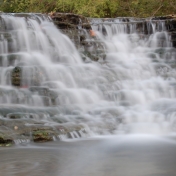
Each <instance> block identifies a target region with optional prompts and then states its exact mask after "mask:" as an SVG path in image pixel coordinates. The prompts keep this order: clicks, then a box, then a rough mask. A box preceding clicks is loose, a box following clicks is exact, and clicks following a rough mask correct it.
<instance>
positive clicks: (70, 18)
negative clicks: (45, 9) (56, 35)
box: [51, 13, 91, 29]
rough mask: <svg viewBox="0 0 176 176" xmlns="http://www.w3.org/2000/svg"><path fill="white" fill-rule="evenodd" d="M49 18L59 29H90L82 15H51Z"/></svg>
mask: <svg viewBox="0 0 176 176" xmlns="http://www.w3.org/2000/svg"><path fill="white" fill-rule="evenodd" d="M51 18H52V19H53V21H54V23H55V24H56V25H57V26H58V27H59V28H60V29H68V28H73V27H74V28H78V26H80V27H82V26H85V28H91V27H90V24H89V20H88V19H87V18H86V17H84V16H82V15H76V14H72V13H52V15H51ZM88 26H89V27H88Z"/></svg>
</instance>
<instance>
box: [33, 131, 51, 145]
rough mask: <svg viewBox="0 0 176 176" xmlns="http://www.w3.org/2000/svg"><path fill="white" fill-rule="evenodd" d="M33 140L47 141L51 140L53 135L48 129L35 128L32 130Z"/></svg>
mask: <svg viewBox="0 0 176 176" xmlns="http://www.w3.org/2000/svg"><path fill="white" fill-rule="evenodd" d="M32 136H33V141H34V142H47V141H53V135H52V132H51V131H48V130H36V131H33V132H32Z"/></svg>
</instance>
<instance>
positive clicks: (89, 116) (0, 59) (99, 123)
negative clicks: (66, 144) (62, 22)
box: [0, 14, 176, 138]
mask: <svg viewBox="0 0 176 176" xmlns="http://www.w3.org/2000/svg"><path fill="white" fill-rule="evenodd" d="M0 21H1V24H2V25H1V26H0V28H1V30H0V72H1V77H0V93H1V94H0V103H1V105H0V115H1V119H10V118H13V117H17V116H18V117H19V116H20V117H22V118H21V120H22V121H24V125H26V126H28V125H29V124H30V125H31V124H32V123H33V122H31V121H26V119H33V120H34V121H35V122H38V123H41V124H42V125H43V126H49V127H52V128H55V127H57V126H58V125H62V126H65V125H66V126H72V125H81V126H83V127H84V128H85V129H87V130H88V131H89V133H90V134H91V135H94V134H121V133H123V134H126V133H152V134H170V133H173V132H174V131H175V127H176V126H175V125H176V113H175V112H176V109H175V104H176V99H175V97H176V94H175V85H176V80H175V76H176V72H175V56H176V52H175V49H174V48H173V47H172V42H171V38H170V35H169V33H168V32H167V31H166V27H165V21H164V20H161V21H152V20H143V19H142V20H141V19H133V18H131V19H130V20H127V19H124V18H122V19H120V18H119V19H118V18H117V19H114V20H111V21H108V20H102V19H91V23H92V29H93V30H94V32H95V34H96V36H95V37H94V38H93V39H92V38H90V39H89V40H90V41H91V42H93V43H94V44H95V45H94V46H93V47H92V45H91V46H87V47H88V49H89V51H90V52H98V51H99V49H100V51H99V60H98V61H97V62H95V61H91V60H90V59H89V58H88V56H86V57H87V58H88V60H89V61H88V62H86V61H84V59H83V58H82V55H83V53H81V49H80V50H77V49H76V47H75V45H74V44H73V43H72V42H71V40H70V39H69V38H68V37H67V36H66V35H64V34H63V33H62V32H61V31H60V30H59V29H57V28H56V27H55V25H54V24H53V22H52V20H51V19H50V18H49V17H48V16H46V15H41V14H2V15H1V19H0ZM99 44H101V48H99ZM85 47H86V46H85ZM82 49H83V48H82ZM83 50H84V49H83ZM101 54H103V56H102V55H101ZM80 133H82V132H81V131H80ZM70 134H71V135H72V136H75V137H78V135H77V134H75V135H74V132H73V133H70ZM59 138H61V136H60V137H59Z"/></svg>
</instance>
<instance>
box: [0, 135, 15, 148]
mask: <svg viewBox="0 0 176 176" xmlns="http://www.w3.org/2000/svg"><path fill="white" fill-rule="evenodd" d="M13 144H14V142H13V139H12V138H11V137H10V136H8V135H6V134H3V133H0V147H9V146H12V145H13Z"/></svg>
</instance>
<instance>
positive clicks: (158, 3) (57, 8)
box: [0, 0, 176, 17]
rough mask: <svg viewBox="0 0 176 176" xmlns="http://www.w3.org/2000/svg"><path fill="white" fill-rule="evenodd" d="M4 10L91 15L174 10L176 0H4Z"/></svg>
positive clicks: (146, 14)
mask: <svg viewBox="0 0 176 176" xmlns="http://www.w3.org/2000/svg"><path fill="white" fill-rule="evenodd" d="M0 4H1V6H0V11H3V12H41V13H49V12H51V11H53V12H66V13H75V14H81V15H84V16H88V17H117V16H134V17H149V16H162V15H168V14H174V12H175V11H176V1H175V0H96V1H95V0H0Z"/></svg>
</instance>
